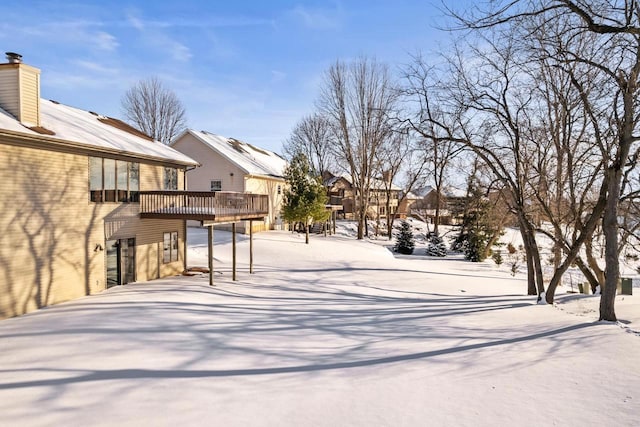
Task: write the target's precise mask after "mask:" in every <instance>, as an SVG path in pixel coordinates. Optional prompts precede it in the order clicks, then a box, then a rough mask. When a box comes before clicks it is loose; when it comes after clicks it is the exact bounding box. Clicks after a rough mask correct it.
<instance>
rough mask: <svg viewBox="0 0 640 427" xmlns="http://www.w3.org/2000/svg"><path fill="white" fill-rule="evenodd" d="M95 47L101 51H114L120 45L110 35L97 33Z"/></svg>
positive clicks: (102, 32)
mask: <svg viewBox="0 0 640 427" xmlns="http://www.w3.org/2000/svg"><path fill="white" fill-rule="evenodd" d="M96 45H97V46H98V48H100V49H102V50H108V51H114V50H116V49H117V48H118V46H119V45H120V43H118V40H117V39H116V38H115V37H114V36H112V35H111V34H109V33H106V32H104V31H98V32H97V33H96Z"/></svg>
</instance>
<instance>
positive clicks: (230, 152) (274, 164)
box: [171, 129, 287, 178]
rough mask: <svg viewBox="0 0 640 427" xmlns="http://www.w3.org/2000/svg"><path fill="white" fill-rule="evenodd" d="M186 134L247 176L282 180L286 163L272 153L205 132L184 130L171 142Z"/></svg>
mask: <svg viewBox="0 0 640 427" xmlns="http://www.w3.org/2000/svg"><path fill="white" fill-rule="evenodd" d="M187 133H189V134H191V135H193V136H194V137H195V138H197V139H198V140H200V141H201V142H202V143H203V144H205V145H206V146H208V147H209V148H211V149H212V150H213V151H215V152H217V153H218V154H220V155H221V156H223V157H224V158H226V159H227V160H229V161H230V162H231V163H233V164H234V165H236V166H237V167H238V168H240V169H242V170H243V171H245V172H246V173H247V174H248V175H257V176H266V177H272V178H283V177H284V170H285V168H286V167H287V161H286V160H285V159H283V158H282V157H280V156H279V155H278V154H276V153H274V152H273V151H269V150H265V149H263V148H258V147H256V146H254V145H251V144H248V143H246V142H243V141H239V140H237V139H234V138H227V137H224V136H220V135H216V134H214V133H211V132H207V131H197V130H194V129H188V130H186V131H185V132H184V133H183V134H182V135H180V136H178V137H177V138H176V139H174V140H173V142H172V143H171V145H174V144H175V143H176V142H177V141H179V140H180V139H181V138H182V137H183V136H184V135H186V134H187Z"/></svg>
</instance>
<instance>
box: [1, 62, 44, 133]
mask: <svg viewBox="0 0 640 427" xmlns="http://www.w3.org/2000/svg"><path fill="white" fill-rule="evenodd" d="M6 55H7V62H6V63H2V64H0V107H2V109H4V110H5V111H6V112H8V113H10V114H11V115H13V116H14V117H15V118H16V119H18V120H19V121H20V123H22V124H23V125H25V126H27V127H34V126H40V70H39V69H37V68H34V67H32V66H30V65H27V64H23V63H22V55H20V54H17V53H14V52H6Z"/></svg>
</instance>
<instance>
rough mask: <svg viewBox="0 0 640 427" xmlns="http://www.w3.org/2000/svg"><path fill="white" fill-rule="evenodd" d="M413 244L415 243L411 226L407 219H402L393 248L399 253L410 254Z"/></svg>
mask: <svg viewBox="0 0 640 427" xmlns="http://www.w3.org/2000/svg"><path fill="white" fill-rule="evenodd" d="M415 246H416V243H415V240H414V239H413V232H412V231H411V226H410V225H409V223H408V222H407V221H402V225H401V226H400V233H398V237H397V238H396V245H395V246H394V248H393V249H394V250H395V251H396V252H400V253H401V254H405V255H411V254H412V253H413V249H414V248H415Z"/></svg>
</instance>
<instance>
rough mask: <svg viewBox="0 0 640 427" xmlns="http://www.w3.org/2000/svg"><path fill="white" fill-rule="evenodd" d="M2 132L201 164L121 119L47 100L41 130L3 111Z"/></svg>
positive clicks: (43, 103) (0, 113)
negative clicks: (24, 124)
mask: <svg viewBox="0 0 640 427" xmlns="http://www.w3.org/2000/svg"><path fill="white" fill-rule="evenodd" d="M2 129H4V130H8V131H12V132H19V133H21V134H25V135H29V136H33V137H38V138H43V139H48V140H58V141H61V142H65V143H70V144H71V145H74V146H79V147H84V148H90V149H98V150H102V151H104V152H111V153H114V154H126V155H130V156H134V157H143V158H149V159H153V160H159V161H168V162H171V163H177V164H182V165H197V164H198V162H196V161H195V160H193V159H192V158H190V157H189V156H187V155H185V154H182V153H180V152H179V151H176V150H174V149H173V148H171V147H168V146H167V145H165V144H162V143H161V142H158V141H154V140H152V139H151V138H150V137H148V136H146V135H144V134H142V133H140V132H138V131H137V130H135V129H134V128H132V127H130V126H129V125H127V124H126V123H124V122H122V121H120V120H118V119H114V118H111V117H106V116H102V115H99V114H97V113H93V112H90V111H85V110H80V109H78V108H74V107H70V106H68V105H63V104H60V103H58V102H55V101H49V100H46V99H40V127H39V128H27V127H25V126H23V125H22V124H21V123H20V122H19V121H18V120H17V119H16V118H15V117H13V116H12V115H11V114H9V113H7V112H6V111H5V110H2V109H0V130H2ZM33 129H35V130H33Z"/></svg>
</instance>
